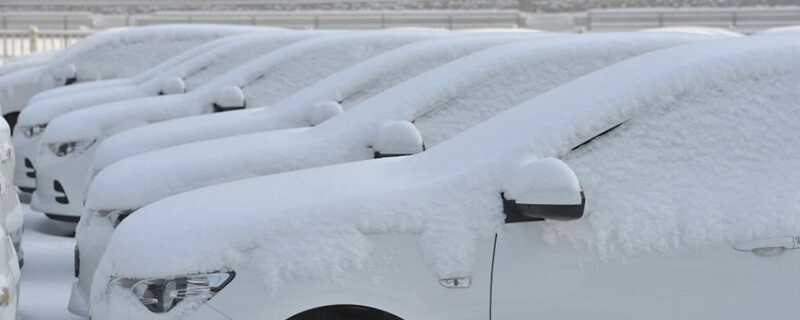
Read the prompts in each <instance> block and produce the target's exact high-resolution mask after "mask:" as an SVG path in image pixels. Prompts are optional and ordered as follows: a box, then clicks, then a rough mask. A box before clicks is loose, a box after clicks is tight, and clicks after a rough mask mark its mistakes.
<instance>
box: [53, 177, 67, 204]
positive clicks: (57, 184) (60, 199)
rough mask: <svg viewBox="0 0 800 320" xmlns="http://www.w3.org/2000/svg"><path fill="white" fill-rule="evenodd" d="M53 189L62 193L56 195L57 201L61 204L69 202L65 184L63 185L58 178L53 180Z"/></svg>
mask: <svg viewBox="0 0 800 320" xmlns="http://www.w3.org/2000/svg"><path fill="white" fill-rule="evenodd" d="M53 190H55V191H56V193H60V195H56V197H55V198H56V202H58V203H60V204H69V198H67V193H66V192H65V191H64V186H62V185H61V182H58V180H54V181H53Z"/></svg>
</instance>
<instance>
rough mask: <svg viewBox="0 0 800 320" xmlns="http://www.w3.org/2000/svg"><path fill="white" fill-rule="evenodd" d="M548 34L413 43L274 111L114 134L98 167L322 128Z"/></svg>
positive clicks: (247, 112) (205, 117)
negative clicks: (485, 53) (449, 68)
mask: <svg viewBox="0 0 800 320" xmlns="http://www.w3.org/2000/svg"><path fill="white" fill-rule="evenodd" d="M545 36H551V35H546V34H519V35H516V34H515V35H508V34H494V35H485V36H480V35H479V34H474V35H471V36H467V37H465V36H452V37H446V38H442V39H438V38H437V39H433V40H426V41H421V42H419V43H414V44H409V45H406V46H403V47H400V48H398V49H395V50H392V51H389V52H387V53H385V54H381V55H379V56H377V57H374V58H372V59H368V60H366V61H364V62H363V63H359V64H357V65H355V66H353V67H351V68H348V69H346V70H343V71H341V72H337V73H335V74H333V75H331V76H329V77H327V78H326V79H323V80H320V81H319V82H318V83H315V84H314V85H312V86H309V87H307V88H305V89H303V90H302V91H300V92H297V93H296V94H294V95H292V96H290V97H287V98H286V99H283V100H281V101H280V102H278V103H276V104H275V105H274V106H272V107H270V108H265V109H262V110H260V111H255V110H243V111H236V112H227V113H219V114H210V115H203V116H197V117H189V118H182V119H177V120H172V121H165V122H162V123H155V124H152V125H148V126H144V127H141V128H136V129H132V130H130V131H126V132H123V133H120V134H117V135H114V136H112V137H109V139H107V140H106V141H104V142H103V143H102V144H101V145H100V146H99V148H98V151H97V155H96V158H95V162H94V166H95V169H96V170H101V169H102V168H105V167H106V166H108V165H109V164H111V163H114V162H116V161H119V160H120V159H123V158H127V157H129V156H132V155H135V154H140V153H144V152H147V151H152V150H157V149H162V148H166V147H170V146H176V145H180V144H185V143H190V142H195V141H202V140H210V139H214V138H221V137H227V136H234V135H239V134H245V133H253V132H258V131H265V130H274V129H283V128H289V127H298V126H307V125H317V124H319V123H318V122H317V121H312V120H311V114H313V113H315V111H314V107H315V106H316V105H318V104H320V103H323V104H324V103H331V102H340V103H339V104H340V105H341V107H342V108H343V109H345V110H346V109H349V108H351V107H353V106H355V105H357V104H359V103H361V102H362V101H364V100H366V99H367V98H369V97H372V96H374V95H376V94H378V93H380V92H382V91H384V90H386V89H388V88H390V87H392V86H394V85H396V84H398V83H401V82H403V81H405V80H408V79H410V78H412V77H414V76H417V75H419V74H420V73H423V72H425V71H427V70H429V69H433V68H435V67H437V66H440V65H442V64H445V63H447V62H451V61H453V60H455V59H457V58H460V57H463V56H465V55H468V54H470V53H474V52H476V51H478V50H481V49H485V48H488V47H490V46H494V45H500V44H504V43H508V42H511V41H515V40H522V39H532V38H533V37H545Z"/></svg>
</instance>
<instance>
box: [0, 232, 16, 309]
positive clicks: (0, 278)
mask: <svg viewBox="0 0 800 320" xmlns="http://www.w3.org/2000/svg"><path fill="white" fill-rule="evenodd" d="M18 262H19V258H18V257H17V253H16V252H15V251H14V247H13V245H12V241H11V238H10V237H9V235H8V234H7V233H6V231H5V230H3V228H0V319H3V320H14V319H20V314H19V313H18V305H19V293H20V277H21V272H20V265H19V263H18Z"/></svg>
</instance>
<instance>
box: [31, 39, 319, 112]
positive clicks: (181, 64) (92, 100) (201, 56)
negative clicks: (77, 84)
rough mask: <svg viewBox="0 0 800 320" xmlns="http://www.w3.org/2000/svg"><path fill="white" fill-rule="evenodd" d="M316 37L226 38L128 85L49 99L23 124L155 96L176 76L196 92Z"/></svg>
mask: <svg viewBox="0 0 800 320" xmlns="http://www.w3.org/2000/svg"><path fill="white" fill-rule="evenodd" d="M315 34H317V33H314V32H302V31H299V32H288V31H283V30H279V31H275V30H269V29H267V30H266V31H261V32H248V33H245V34H241V35H233V36H228V37H224V38H222V39H219V40H215V41H212V42H209V43H207V44H204V45H201V46H198V47H196V48H194V49H191V50H188V51H187V53H189V54H190V55H186V54H181V55H178V56H176V57H174V58H172V59H170V60H168V61H167V62H164V63H161V64H159V65H158V66H156V67H154V68H151V70H150V71H146V72H143V73H142V74H143V75H141V76H139V75H137V76H135V77H134V78H135V79H132V80H130V81H129V84H128V85H121V86H115V87H109V88H107V89H106V88H104V89H105V90H98V91H90V92H87V91H86V90H82V91H74V93H73V94H71V95H68V96H62V97H61V98H59V99H46V100H43V101H39V102H38V103H33V104H31V105H30V106H28V108H27V109H26V111H25V112H24V113H23V115H22V116H20V123H24V124H27V125H31V124H37V123H47V122H49V121H50V120H52V119H53V118H55V117H57V116H60V115H62V114H65V113H67V112H70V111H74V110H77V109H84V108H87V107H90V106H94V105H98V104H103V103H109V102H114V101H120V100H126V99H120V97H123V96H124V97H127V98H129V99H133V98H140V97H144V96H148V95H150V96H154V95H157V94H158V93H159V91H161V89H162V86H163V83H164V80H166V79H169V78H173V77H181V78H183V79H184V81H185V83H186V85H187V89H188V90H192V89H194V88H195V86H196V85H200V84H205V83H207V82H209V81H211V80H212V79H213V78H214V77H216V76H219V75H221V74H224V73H226V72H227V71H229V70H230V69H233V68H235V67H237V66H239V65H241V64H244V63H246V62H247V61H249V60H252V59H255V58H256V57H258V56H260V55H264V54H268V53H270V52H272V51H275V50H278V49H280V48H282V47H284V46H287V45H290V44H292V43H294V42H297V41H301V40H304V39H307V38H309V37H312V36H314V35H315ZM142 82H143V83H142ZM65 88H69V87H65Z"/></svg>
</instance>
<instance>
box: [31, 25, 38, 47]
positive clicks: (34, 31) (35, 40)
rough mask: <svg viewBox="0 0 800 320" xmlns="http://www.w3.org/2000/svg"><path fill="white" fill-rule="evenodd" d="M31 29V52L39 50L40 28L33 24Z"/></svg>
mask: <svg viewBox="0 0 800 320" xmlns="http://www.w3.org/2000/svg"><path fill="white" fill-rule="evenodd" d="M30 31H31V33H30V40H31V43H30V51H31V52H30V53H36V52H39V28H37V27H36V26H31V27H30Z"/></svg>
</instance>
